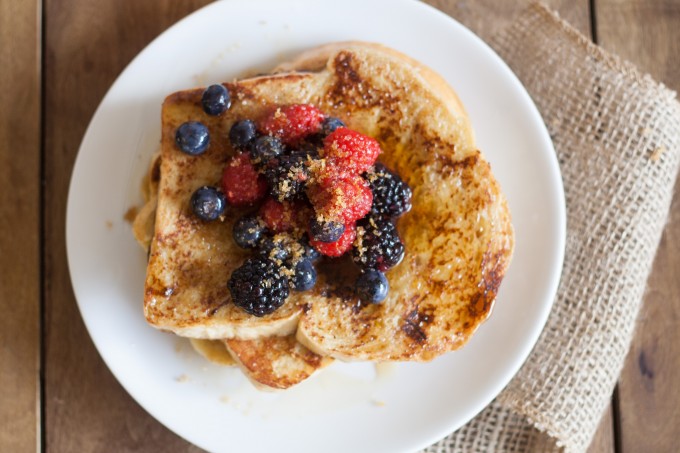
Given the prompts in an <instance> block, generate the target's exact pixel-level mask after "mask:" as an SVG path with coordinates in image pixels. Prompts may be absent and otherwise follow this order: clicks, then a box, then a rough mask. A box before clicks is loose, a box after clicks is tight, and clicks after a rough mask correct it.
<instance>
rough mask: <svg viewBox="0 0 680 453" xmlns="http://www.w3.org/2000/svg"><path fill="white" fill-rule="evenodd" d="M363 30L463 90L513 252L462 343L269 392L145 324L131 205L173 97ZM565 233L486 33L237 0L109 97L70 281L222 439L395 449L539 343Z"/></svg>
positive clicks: (115, 365) (409, 444)
mask: <svg viewBox="0 0 680 453" xmlns="http://www.w3.org/2000/svg"><path fill="white" fill-rule="evenodd" d="M351 39H359V40H367V41H375V42H380V43H383V44H386V45H388V46H391V47H393V48H395V49H398V50H401V51H402V52H404V53H406V54H408V55H411V56H413V57H415V58H416V59H418V60H420V61H421V62H423V63H425V64H426V65H429V66H430V67H432V68H433V69H435V70H436V71H438V72H439V73H440V74H441V75H443V76H444V78H446V79H447V80H448V81H449V83H450V84H451V85H452V86H453V87H454V88H455V89H456V91H457V92H458V94H459V95H460V97H461V98H462V101H463V103H464V104H465V106H466V107H467V110H468V112H469V114H470V117H471V119H472V124H473V125H474V127H475V130H476V134H477V137H478V142H479V146H480V148H481V149H482V150H483V151H484V152H485V154H486V156H487V158H488V159H489V160H490V162H491V165H492V168H493V171H494V173H495V174H496V176H497V178H498V179H499V180H500V183H501V186H502V188H503V190H504V191H505V193H506V194H507V198H508V200H509V203H510V209H511V211H512V214H513V219H514V226H515V230H516V234H517V248H516V251H515V256H514V261H513V263H512V266H511V268H510V271H509V273H508V275H507V278H506V280H505V281H504V282H503V285H502V288H501V292H500V295H499V297H498V302H497V305H496V308H495V311H494V313H493V315H492V317H491V319H490V320H489V321H488V322H487V323H485V324H484V325H483V326H482V327H481V328H480V329H479V331H478V333H477V334H476V336H475V337H474V338H473V339H472V341H471V342H470V343H469V344H468V345H467V346H466V347H465V348H463V349H462V350H461V351H458V352H455V353H451V354H448V355H446V356H444V357H440V358H439V359H437V360H435V361H433V362H431V363H427V364H400V365H398V366H396V367H395V368H394V369H393V370H392V371H391V372H385V371H384V370H383V371H382V372H378V373H376V371H375V369H374V368H373V367H372V366H371V365H369V364H358V365H347V364H336V365H333V366H332V367H331V368H330V369H327V370H324V371H323V372H322V373H320V374H319V375H318V376H316V377H315V378H313V379H311V380H309V381H308V382H305V383H303V384H301V385H300V386H299V387H297V388H295V389H292V390H290V391H288V392H285V393H279V394H266V393H259V392H257V391H255V390H254V389H252V388H251V387H250V385H249V384H248V383H247V381H246V380H245V378H243V376H241V374H240V373H239V372H238V371H237V370H235V369H230V368H221V367H218V366H213V365H211V364H207V363H206V362H205V361H204V360H202V359H200V358H199V357H198V356H196V355H195V354H194V353H193V352H192V351H191V350H190V347H189V346H188V343H184V342H183V340H179V339H177V338H176V337H174V336H172V335H169V334H163V333H161V332H158V331H156V330H154V329H152V328H151V327H149V326H147V325H146V323H145V321H144V319H143V315H142V294H143V280H144V272H145V258H146V257H145V254H144V253H143V252H142V251H141V250H140V248H139V246H138V245H137V244H136V243H135V241H134V240H133V238H132V234H131V231H130V226H129V225H128V224H127V223H126V222H125V221H124V220H123V216H124V214H125V212H126V211H127V210H128V208H129V207H130V206H133V205H138V204H139V203H140V202H141V200H140V197H141V196H140V193H139V187H140V180H141V178H142V175H143V174H144V172H145V171H146V167H147V164H148V161H149V157H150V156H151V154H152V153H153V151H154V150H156V149H157V147H158V143H159V139H160V119H159V118H160V106H161V102H162V100H163V98H164V97H165V96H166V95H167V94H169V93H171V92H173V91H175V90H180V89H184V88H188V87H193V86H197V85H206V84H209V83H213V82H219V81H224V80H231V79H233V78H234V77H236V76H238V75H240V74H243V73H244V72H252V71H254V70H266V69H267V68H271V67H272V66H274V64H276V63H278V62H280V61H281V60H284V59H286V58H288V57H290V56H292V55H295V54H296V53H298V52H300V51H301V50H304V49H307V48H309V47H312V46H315V45H318V44H322V43H327V42H331V41H338V40H351ZM564 240H565V209H564V195H563V190H562V183H561V178H560V174H559V168H558V165H557V160H556V158H555V154H554V151H553V148H552V145H551V142H550V139H549V137H548V134H547V132H546V129H545V127H544V125H543V122H542V120H541V118H540V116H539V114H538V113H537V110H536V108H535V106H534V104H533V103H532V101H531V100H530V98H529V96H528V95H527V93H526V92H525V91H524V89H523V87H522V86H521V85H520V83H519V82H518V81H517V79H516V78H515V76H514V75H513V74H512V73H511V72H510V70H509V69H508V68H507V67H506V66H505V64H504V63H503V62H502V61H501V60H500V59H499V58H498V57H497V56H496V55H495V54H494V53H493V52H492V51H491V50H490V49H489V48H488V47H487V46H486V45H485V44H484V43H483V42H482V41H481V40H479V39H478V38H477V37H476V36H475V35H473V34H472V33H471V32H470V31H468V30H467V29H465V28H464V27H463V26H461V25H460V24H458V23H457V22H455V21H454V20H452V19H451V18H449V17H447V16H445V15H444V14H442V13H440V12H438V11H436V10H435V9H433V8H430V7H428V6H426V5H424V4H421V3H418V2H415V1H410V0H400V1H387V0H381V1H365V0H344V1H343V2H340V3H338V2H318V1H313V0H288V1H285V2H281V1H275V0H265V1H257V2H248V1H246V0H242V1H241V0H224V1H221V2H216V3H213V4H211V5H209V6H207V7H205V8H203V9H201V10H200V11H197V12H196V13H194V14H192V15H191V16H189V17H187V18H186V19H184V20H182V21H181V22H179V23H178V24H176V25H175V26H173V27H172V28H170V29H169V30H167V31H166V32H165V33H163V34H162V35H161V36H160V37H159V38H157V39H156V40H155V41H154V42H153V43H151V44H150V45H149V46H148V47H147V48H146V49H145V50H144V51H143V52H142V53H140V54H139V56H138V57H137V58H136V59H135V60H134V61H133V62H132V63H131V64H130V65H129V66H128V67H127V69H125V71H124V72H123V73H122V74H121V75H120V77H119V78H118V80H117V81H116V83H115V84H114V85H113V86H112V87H111V89H110V90H109V92H108V94H107V95H106V97H105V98H104V100H103V101H102V103H101V105H100V106H99V108H98V110H97V112H96V114H95V116H94V118H93V119H92V122H91V123H90V126H89V128H88V130H87V133H86V134H85V137H84V139H83V143H82V145H81V148H80V153H79V155H78V159H77V161H76V165H75V169H74V172H73V177H72V181H71V189H70V192H69V202H68V212H67V246H68V261H69V266H70V271H71V278H72V282H73V287H74V290H75V294H76V297H77V300H78V304H79V307H80V311H81V313H82V316H83V318H84V320H85V324H86V325H87V328H88V330H89V332H90V335H91V337H92V339H93V341H94V343H95V345H96V346H97V349H98V350H99V352H100V354H101V355H102V357H103V358H104V360H105V362H106V363H107V365H108V366H109V368H110V369H111V371H112V372H113V374H114V375H115V376H116V378H117V379H118V380H119V381H120V383H121V384H122V385H123V386H124V387H125V389H126V390H127V391H128V392H129V393H130V394H131V395H132V396H133V397H134V398H135V399H136V400H137V401H138V402H139V404H141V405H142V406H143V407H144V408H145V409H146V410H147V411H148V412H149V413H150V414H152V415H153V416H154V417H155V418H157V419H158V420H159V421H160V422H161V423H163V424H165V425H166V426H167V427H168V428H170V429H171V430H173V431H175V432H176V433H177V434H179V435H180V436H182V437H184V438H186V439H187V440H189V441H191V442H193V443H195V444H197V445H199V446H201V447H203V448H205V449H208V450H211V451H226V450H228V451H239V452H245V451H251V450H252V451H297V452H317V451H324V452H347V451H352V452H359V451H371V452H379V451H385V452H396V451H412V450H416V449H419V448H422V447H425V446H427V445H428V444H431V443H433V442H435V441H437V440H438V439H441V438H442V437H444V436H445V435H447V434H448V433H450V432H451V431H453V430H455V429H457V428H458V427H460V426H461V425H463V424H464V423H465V422H467V421H468V420H470V419H471V418H472V417H473V416H474V415H475V414H476V413H478V412H479V411H480V410H481V409H483V408H484V406H486V405H487V404H488V403H489V402H490V401H491V400H492V399H493V398H494V397H495V396H496V395H497V394H498V393H499V392H500V390H501V389H502V388H503V387H504V386H505V385H506V384H507V383H508V381H509V380H510V379H511V377H512V376H513V375H514V374H515V373H516V372H517V370H518V369H519V367H520V365H521V364H522V362H523V361H524V360H525V358H526V357H527V355H528V353H529V351H530V350H531V348H532V347H533V345H534V343H535V341H536V339H537V337H538V335H539V333H540V332H541V329H542V328H543V325H544V323H545V320H546V318H547V316H548V313H549V311H550V307H551V303H552V299H553V297H554V295H555V291H556V287H557V283H558V280H559V275H560V272H561V264H562V259H563V251H564Z"/></svg>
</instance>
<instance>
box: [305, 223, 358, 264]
mask: <svg viewBox="0 0 680 453" xmlns="http://www.w3.org/2000/svg"><path fill="white" fill-rule="evenodd" d="M356 235H357V230H356V225H354V224H353V223H351V224H349V225H345V231H344V232H343V233H342V235H341V236H340V238H338V240H337V241H335V242H321V241H317V240H314V239H312V240H311V241H310V242H311V244H312V246H313V247H314V248H315V249H317V250H318V251H319V253H321V254H322V255H326V256H333V257H337V256H342V255H344V254H345V252H347V251H348V250H349V249H351V248H352V243H353V242H354V239H355V238H356Z"/></svg>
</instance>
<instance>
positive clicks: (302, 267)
mask: <svg viewBox="0 0 680 453" xmlns="http://www.w3.org/2000/svg"><path fill="white" fill-rule="evenodd" d="M315 284H316V269H314V265H313V264H312V262H311V261H310V260H308V259H302V260H300V261H298V263H297V264H296V265H295V267H294V268H293V276H292V278H291V279H290V286H291V287H292V288H293V289H294V290H295V291H307V290H310V289H312V288H313V287H314V285H315Z"/></svg>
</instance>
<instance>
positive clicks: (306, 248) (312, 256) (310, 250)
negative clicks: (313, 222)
mask: <svg viewBox="0 0 680 453" xmlns="http://www.w3.org/2000/svg"><path fill="white" fill-rule="evenodd" d="M300 245H301V246H302V247H303V254H304V257H305V258H307V259H309V260H311V261H312V263H315V262H317V261H319V260H320V259H321V253H319V251H318V250H316V249H315V248H314V247H312V245H311V244H310V243H309V238H308V237H307V235H304V236H302V238H301V239H300Z"/></svg>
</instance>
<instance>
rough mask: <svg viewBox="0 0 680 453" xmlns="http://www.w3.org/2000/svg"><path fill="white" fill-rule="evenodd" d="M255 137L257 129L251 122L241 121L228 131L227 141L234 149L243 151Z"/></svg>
mask: <svg viewBox="0 0 680 453" xmlns="http://www.w3.org/2000/svg"><path fill="white" fill-rule="evenodd" d="M256 135H257V127H256V126H255V123H254V122H253V121H251V120H241V121H237V122H235V123H234V125H233V126H231V129H230V130H229V140H230V141H231V145H232V146H233V147H234V148H236V149H241V150H243V149H245V148H246V147H247V146H248V144H249V143H250V142H251V141H253V139H254V138H255V136H256Z"/></svg>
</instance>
